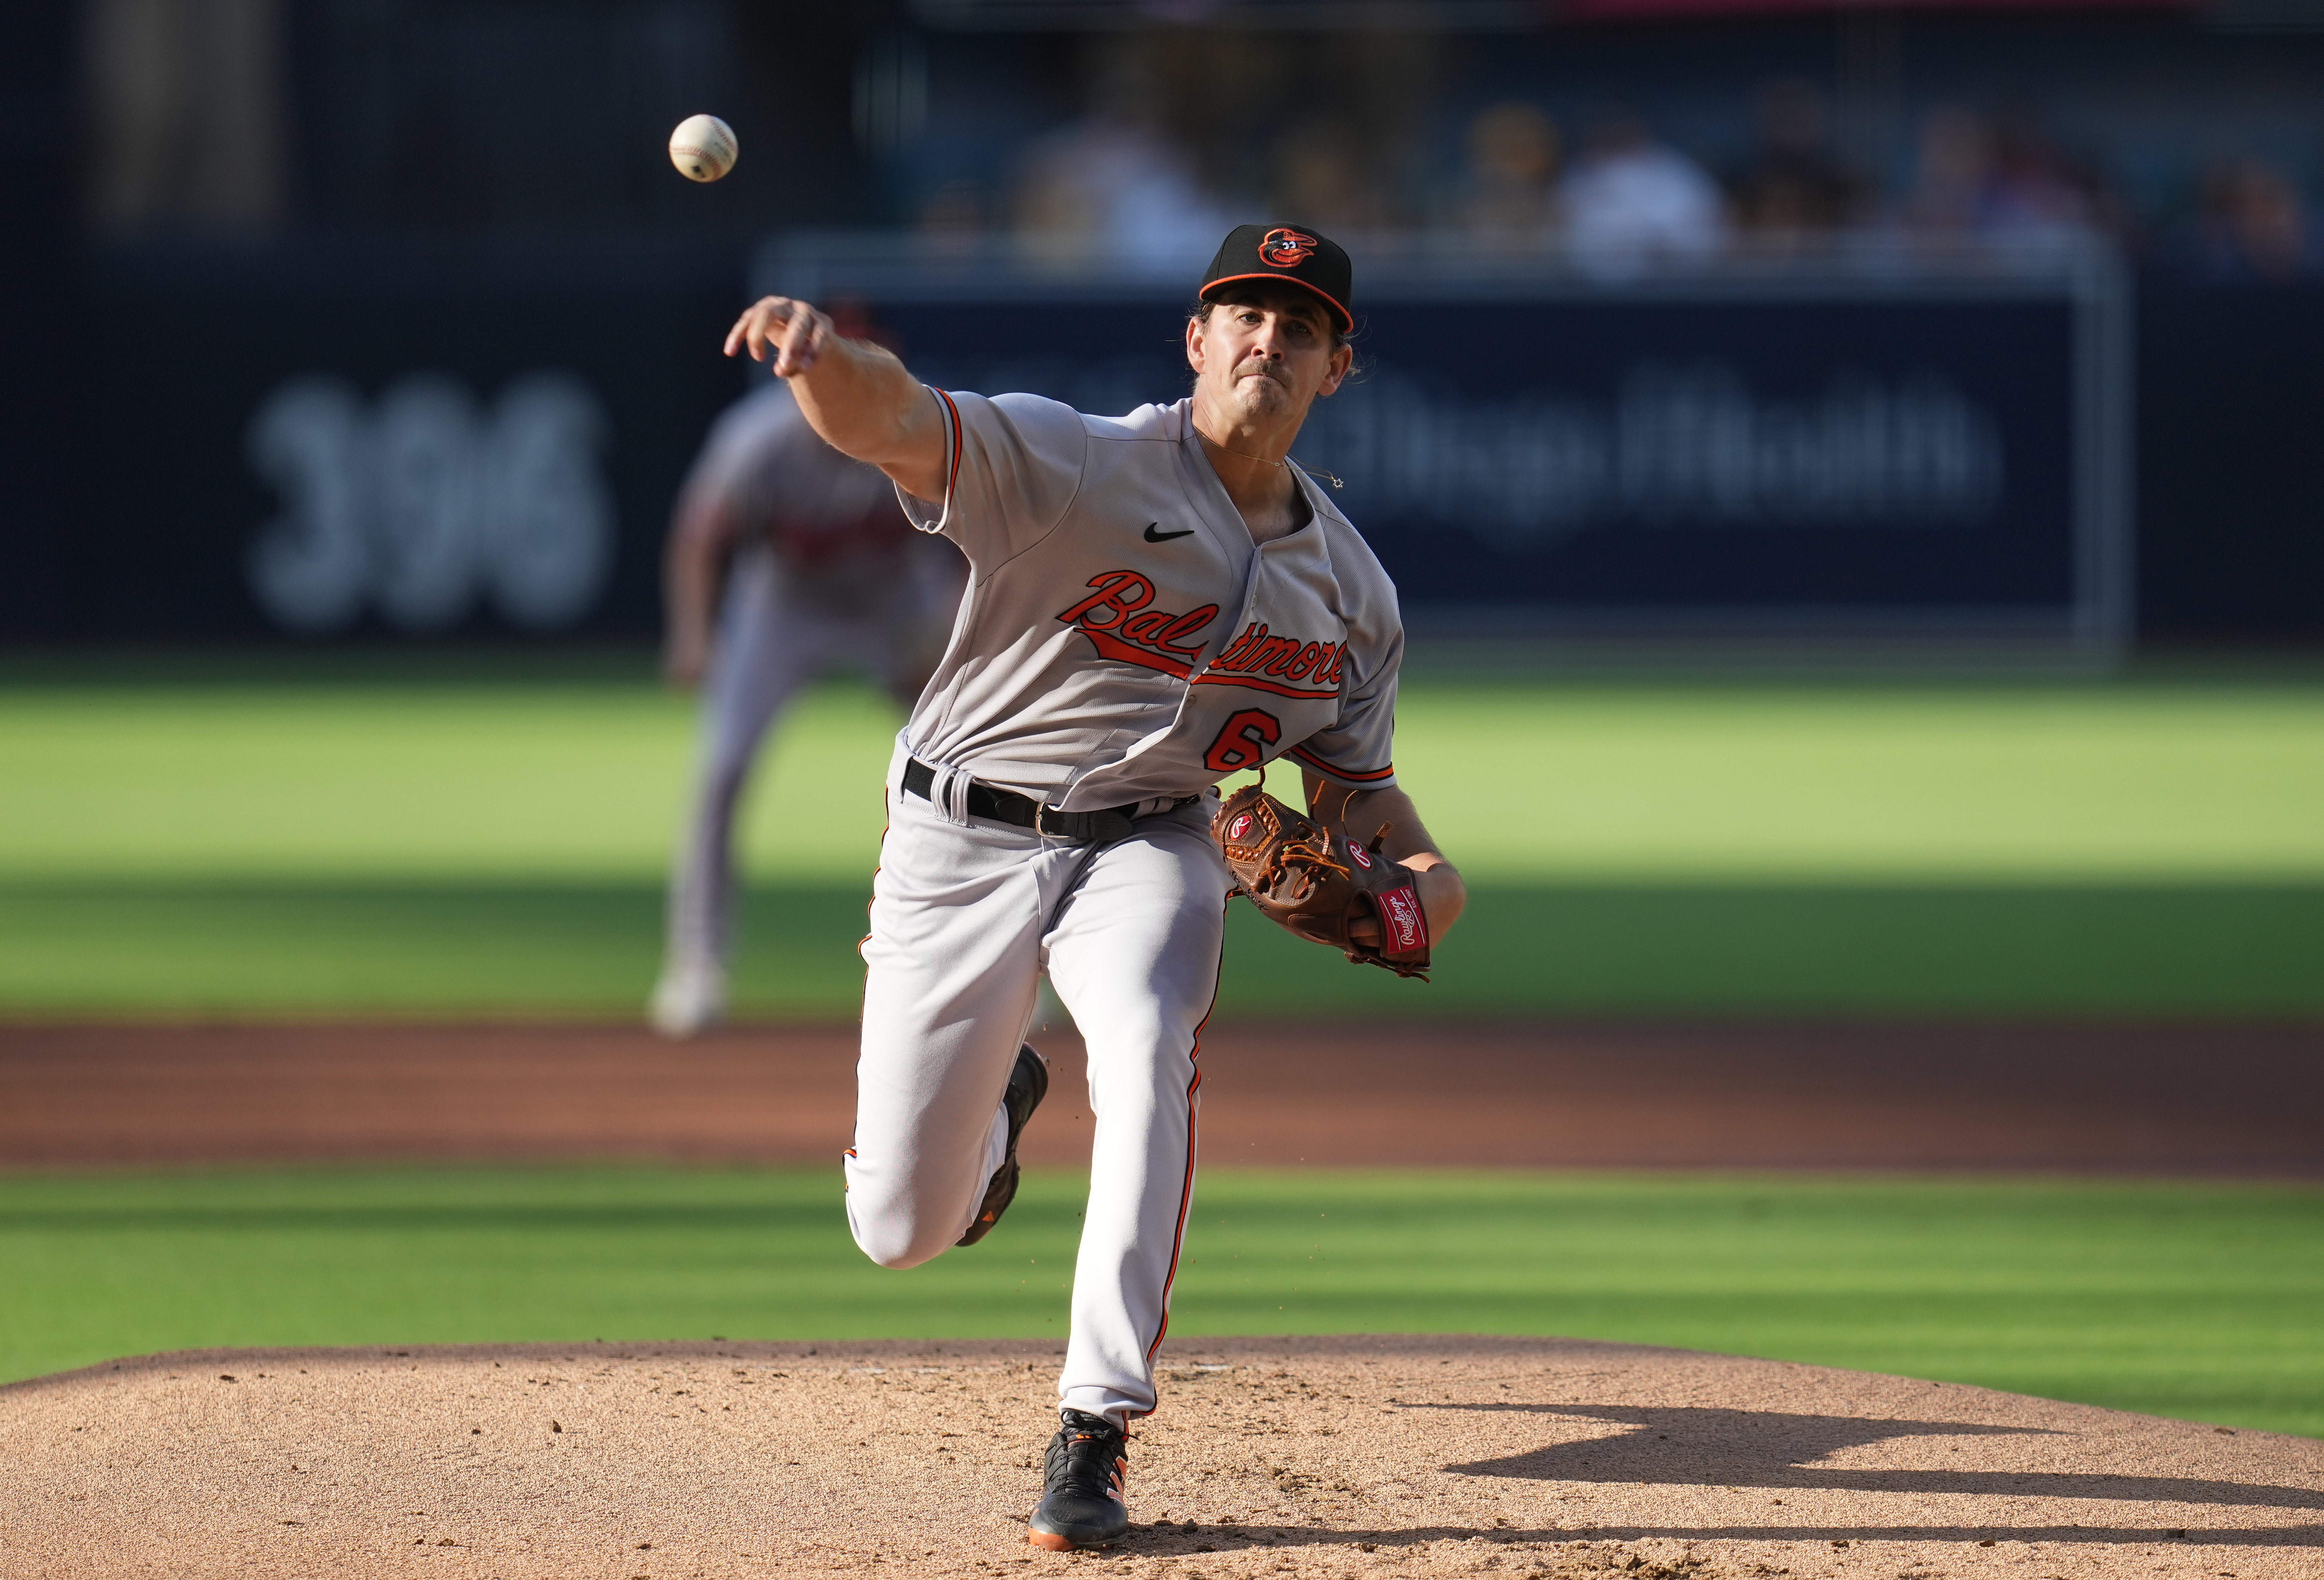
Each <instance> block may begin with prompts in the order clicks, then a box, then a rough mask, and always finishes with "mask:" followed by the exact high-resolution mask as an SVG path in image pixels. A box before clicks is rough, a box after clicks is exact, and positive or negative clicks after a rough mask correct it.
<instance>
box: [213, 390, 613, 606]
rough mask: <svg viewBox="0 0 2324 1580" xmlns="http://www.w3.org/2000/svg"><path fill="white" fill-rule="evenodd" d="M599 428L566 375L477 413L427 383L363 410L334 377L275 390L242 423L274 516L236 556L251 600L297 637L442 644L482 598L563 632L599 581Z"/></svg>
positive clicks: (603, 562) (590, 402)
mask: <svg viewBox="0 0 2324 1580" xmlns="http://www.w3.org/2000/svg"><path fill="white" fill-rule="evenodd" d="M605 426H606V425H605V416H604V408H603V407H602V406H601V405H600V404H599V403H598V400H597V398H596V396H595V394H593V393H592V392H591V391H590V389H589V387H588V386H587V385H586V384H585V383H583V382H582V381H580V380H579V379H578V378H576V377H575V376H574V375H573V374H571V373H566V372H535V373H528V374H526V375H525V376H523V377H522V378H520V379H518V380H516V381H514V382H512V383H511V384H510V385H509V386H508V387H507V388H506V389H505V390H503V391H502V392H501V395H500V399H499V400H496V401H494V402H493V404H492V406H491V408H490V409H485V408H484V407H483V406H481V405H479V403H478V402H477V401H476V400H475V397H473V396H472V395H470V394H469V392H468V390H466V387H465V386H463V385H462V384H461V383H460V382H459V381H457V380H456V379H453V378H450V377H448V376H447V375H445V374H442V373H414V374H411V375H410V376H409V377H406V378H403V379H401V380H399V381H396V382H395V383H393V384H391V385H389V386H388V388H387V389H386V390H383V391H382V392H381V394H380V396H379V399H378V400H376V401H375V402H370V403H366V402H365V401H364V399H363V397H362V395H361V394H359V393H358V392H357V391H356V390H355V387H354V386H353V385H352V384H350V383H348V382H347V381H345V380H343V379H338V378H333V377H329V376H327V375H307V376H302V377H300V378H295V379H291V380H289V381H286V382H284V383H282V384H281V385H279V386H278V387H277V388H276V389H275V390H274V391H273V392H272V394H270V395H268V396H267V398H266V399H265V400H263V401H262V402H260V404H259V407H258V409H257V410H256V411H255V412H254V413H253V414H252V416H251V420H250V428H249V433H248V437H247V451H248V455H249V459H250V464H251V466H252V468H253V469H254V471H256V472H257V473H258V474H259V475H260V476H261V477H263V478H264V479H265V480H266V481H267V482H270V483H272V485H273V486H274V488H275V489H276V491H278V492H279V493H280V494H281V499H282V507H283V508H282V512H281V515H279V516H277V517H276V518H275V519H273V520H272V521H270V522H268V523H267V524H266V526H265V527H264V528H262V529H261V530H260V533H259V535H258V537H257V538H256V540H255V541H254V542H253V543H252V545H251V547H250V552H249V556H248V558H247V561H246V569H247V571H248V574H249V578H250V588H251V592H253V594H254V595H255V597H256V598H257V600H258V602H259V603H260V605H261V606H262V607H263V609H264V610H265V611H266V612H267V613H268V614H269V615H270V616H272V618H273V619H274V620H276V621H277V622H279V623H280V624H281V625H283V626H285V627H288V628H289V629H292V630H299V631H313V632H321V631H329V630H334V629H338V628H339V627H342V626H345V625H346V624H347V623H349V622H350V621H352V620H355V619H356V618H357V617H358V616H359V615H361V614H362V613H363V612H364V610H365V609H366V608H370V609H374V610H376V611H378V613H379V615H380V616H381V618H382V619H383V620H386V621H387V623H388V624H390V625H391V626H393V627H395V628H396V629H399V630H407V631H431V630H440V629H445V628H447V627H449V626H452V625H456V624H457V623H458V622H459V621H460V620H464V619H466V617H467V615H468V613H469V612H470V611H471V610H472V609H474V608H475V604H476V602H477V600H478V599H479V598H480V597H481V598H484V599H487V600H489V601H490V602H491V604H492V606H493V609H494V610H495V611H497V612H498V613H499V614H500V616H501V617H502V618H503V620H507V621H508V622H509V623H510V624H512V625H514V626H517V627H519V628H521V629H527V630H543V631H546V630H556V629H560V628H562V627H566V626H569V625H571V624H573V623H574V622H575V621H576V620H580V619H581V618H582V617H583V616H585V615H586V614H587V613H588V612H589V611H590V609H591V608H592V607H593V606H594V605H595V603H596V601H597V598H598V595H599V594H600V593H601V592H603V591H604V584H605V578H606V574H607V572H608V571H609V570H610V569H611V568H612V562H613V534H614V519H613V496H612V493H611V492H610V491H609V490H608V489H607V488H606V486H605V482H604V478H603V476H602V475H601V474H600V473H599V471H598V467H597V450H598V446H600V445H601V444H602V443H603V442H604V435H605Z"/></svg>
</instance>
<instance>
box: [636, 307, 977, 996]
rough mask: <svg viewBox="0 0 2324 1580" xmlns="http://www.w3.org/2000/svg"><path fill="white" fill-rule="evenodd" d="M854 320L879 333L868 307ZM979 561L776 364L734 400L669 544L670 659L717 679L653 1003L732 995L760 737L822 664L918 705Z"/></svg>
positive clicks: (850, 322)
mask: <svg viewBox="0 0 2324 1580" xmlns="http://www.w3.org/2000/svg"><path fill="white" fill-rule="evenodd" d="M843 333H845V334H847V335H850V336H853V337H863V338H873V337H876V336H875V335H874V334H873V332H871V329H870V326H869V325H868V324H867V323H866V322H865V321H864V320H863V318H862V315H861V313H860V312H857V313H853V314H851V315H850V316H849V318H848V319H847V320H845V321H844V329H843ZM966 570H967V565H966V563H965V562H964V561H963V560H962V559H961V557H960V555H959V552H958V551H957V550H955V549H954V547H952V546H951V545H950V544H949V543H947V542H945V540H944V539H942V538H938V537H929V536H928V535H927V534H924V533H919V532H915V531H913V530H912V528H911V525H910V524H909V523H908V522H907V521H906V520H905V519H904V514H903V511H902V510H901V509H900V508H899V506H898V505H897V503H896V491H895V489H894V487H893V486H892V485H891V484H890V482H888V480H887V479H886V478H885V477H883V476H881V473H880V472H879V470H878V469H877V468H875V467H871V466H866V465H864V464H862V463H861V462H857V461H851V460H849V459H848V458H847V457H846V456H844V455H841V454H840V453H839V452H838V451H836V450H835V449H833V448H832V447H831V446H828V445H826V444H825V443H824V442H823V440H822V439H820V438H818V437H816V433H815V430H814V429H813V428H811V427H808V426H807V419H806V418H804V417H802V416H801V415H800V413H799V409H798V404H797V403H796V402H795V401H794V400H792V398H791V393H790V390H789V387H788V385H786V384H784V383H783V382H782V381H780V380H779V379H771V378H770V379H769V380H768V381H766V383H765V385H764V386H763V387H761V389H758V390H754V391H752V393H751V394H749V395H746V396H744V397H743V398H742V400H738V401H736V402H735V403H734V404H733V406H731V407H729V408H728V409H726V411H725V412H724V414H722V415H721V416H720V417H719V418H718V420H717V422H716V423H715V424H714V425H713V426H712V427H711V430H710V436H709V438H708V439H707V440H706V441H705V443H704V445H703V447H702V454H701V455H700V456H699V457H698V458H697V459H696V462H695V464H694V469H693V471H692V472H691V473H689V474H688V475H687V480H686V483H685V486H684V487H683V489H681V490H680V491H679V494H678V508H677V510H676V512H675V514H674V516H673V518H672V519H671V523H670V533H669V546H668V548H667V550H666V552H665V555H664V559H663V599H664V609H665V613H666V616H667V621H668V629H667V631H666V634H665V637H664V647H663V657H662V671H663V674H664V675H665V676H667V677H668V678H669V680H670V681H671V682H672V683H673V684H678V685H685V686H694V685H699V686H700V687H701V688H702V703H703V706H702V730H701V743H700V749H699V753H698V757H697V760H696V766H695V775H694V785H693V793H692V795H691V797H690V799H689V801H688V803H687V819H686V824H685V827H684V830H683V831H682V832H681V834H680V837H679V840H678V851H677V855H676V858H675V859H674V860H673V862H672V864H671V868H670V877H669V918H668V923H667V928H668V938H667V942H666V944H665V947H664V953H663V960H662V971H661V978H660V980H659V982H658V983H657V984H656V985H655V987H654V991H653V997H652V999H651V1001H650V1004H649V1006H648V1018H649V1019H650V1021H651V1022H652V1024H653V1025H654V1028H655V1029H656V1030H658V1031H659V1032H661V1033H663V1034H665V1035H667V1036H672V1037H685V1036H691V1035H693V1034H694V1033H696V1032H699V1031H701V1030H702V1029H704V1028H705V1027H706V1026H709V1025H712V1024H715V1023H716V1022H717V1021H718V1020H719V1019H720V1018H721V1017H722V1016H723V1015H724V1013H725V1008H726V968H727V961H728V959H729V957H730V952H731V950H732V945H733V929H734V910H735V899H736V885H735V871H734V812H735V807H736V805H737V804H738V803H739V801H740V800H741V798H742V787H743V785H744V784H745V782H746V781H747V780H748V778H749V776H750V771H751V764H752V758H754V757H755V756H756V754H757V752H758V748H759V742H760V739H761V738H762V737H763V736H764V735H765V734H766V732H767V730H768V728H769V727H770V725H771V724H772V723H773V722H774V721H775V718H776V716H777V715H778V714H779V713H780V712H782V710H783V707H784V705H785V704H786V703H788V702H789V701H790V699H791V697H792V696H793V695H794V694H796V693H797V692H798V688H799V687H800V686H801V685H802V684H806V683H807V681H809V680H811V679H813V678H815V676H816V675H817V674H819V673H821V672H822V671H823V670H825V668H827V667H829V666H835V665H845V666H851V667H855V668H860V669H862V670H864V671H866V672H868V673H869V674H871V675H873V676H875V677H876V678H878V679H879V680H880V682H881V684H883V685H884V686H885V687H886V688H887V690H888V692H889V694H890V695H891V696H893V697H894V698H895V699H896V700H897V702H898V703H901V704H903V705H905V706H907V707H908V706H909V705H910V704H911V702H912V700H913V699H914V698H915V697H917V696H918V694H919V691H920V687H921V686H922V685H924V684H927V677H928V674H929V672H930V671H931V670H932V669H934V668H935V666H936V659H937V657H939V656H940V655H941V654H942V652H943V649H944V642H945V635H946V633H947V631H948V630H949V629H950V626H951V623H952V618H953V614H954V611H955V610H956V609H957V608H958V607H959V603H960V594H961V588H962V583H963V580H964V575H965V574H966Z"/></svg>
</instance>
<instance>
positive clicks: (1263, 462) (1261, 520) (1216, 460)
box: [1194, 402, 1307, 543]
mask: <svg viewBox="0 0 2324 1580" xmlns="http://www.w3.org/2000/svg"><path fill="white" fill-rule="evenodd" d="M1296 431H1297V430H1296V427H1294V428H1293V429H1292V430H1291V431H1290V432H1283V433H1277V432H1270V431H1267V430H1265V429H1260V428H1256V427H1250V426H1247V425H1244V424H1240V423H1235V422H1232V421H1230V420H1225V419H1223V418H1222V414H1220V413H1216V412H1206V411H1203V410H1202V409H1200V403H1199V402H1197V409H1196V411H1195V413H1194V433H1195V435H1196V436H1198V437H1199V438H1200V439H1201V440H1202V441H1203V455H1206V456H1208V457H1209V458H1210V463H1211V470H1212V471H1213V472H1215V473H1218V478H1219V486H1220V487H1222V488H1223V489H1225V490H1226V493H1227V498H1228V499H1230V500H1231V501H1234V507H1235V509H1236V510H1240V511H1241V512H1242V519H1243V522H1244V524H1245V525H1246V526H1248V527H1249V528H1250V535H1251V536H1252V537H1255V538H1257V539H1258V540H1259V542H1261V543H1265V542H1267V541H1268V539H1269V538H1272V537H1282V536H1284V535H1285V534H1286V533H1288V532H1292V531H1296V530H1297V528H1299V527H1300V526H1301V525H1302V524H1303V523H1305V520H1306V515H1307V513H1306V510H1305V508H1304V507H1305V499H1304V498H1303V497H1302V496H1301V494H1300V492H1299V485H1298V483H1297V482H1295V481H1294V480H1293V478H1292V475H1291V467H1290V464H1288V462H1287V461H1286V455H1288V453H1289V451H1290V448H1291V439H1292V435H1293V434H1294V433H1296Z"/></svg>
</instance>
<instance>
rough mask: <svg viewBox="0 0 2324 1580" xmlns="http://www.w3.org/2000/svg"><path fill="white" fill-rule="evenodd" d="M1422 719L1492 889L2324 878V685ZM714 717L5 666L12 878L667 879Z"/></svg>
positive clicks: (639, 707) (781, 867)
mask: <svg viewBox="0 0 2324 1580" xmlns="http://www.w3.org/2000/svg"><path fill="white" fill-rule="evenodd" d="M898 722H899V716H898V714H897V712H896V710H895V709H894V708H893V707H892V705H891V704H890V703H887V702H885V701H884V700H882V699H881V698H880V697H878V696H877V695H876V694H873V693H872V692H871V691H870V690H869V689H868V688H865V687H863V686H861V685H853V684H829V685H825V686H821V687H818V688H816V690H815V691H813V692H812V693H811V694H808V695H807V697H805V698H804V699H803V700H802V701H801V703H799V705H798V707H797V709H796V710H795V711H794V713H793V715H792V717H791V718H790V719H789V720H788V721H787V723H786V725H785V727H784V730H783V733H782V734H781V735H780V737H779V740H778V743H777V746H776V749H775V750H774V751H773V752H772V753H771V754H770V757H769V758H768V759H767V761H766V764H765V767H764V772H763V773H762V774H761V782H760V784H759V785H758V788H757V791H756V794H755V795H754V798H753V804H752V811H751V813H750V815H749V818H748V823H747V829H746V838H745V841H744V842H745V845H746V847H747V849H748V850H749V852H750V859H751V861H752V865H753V867H754V868H755V869H756V870H757V871H759V872H760V873H761V874H762V875H764V876H766V877H770V878H775V879H778V880H779V881H784V882H788V883H794V884H796V883H802V882H805V883H821V882H833V881H840V880H846V881H855V882H860V881H862V878H863V877H864V875H865V874H866V873H868V872H869V870H870V869H871V865H872V864H873V862H874V861H875V860H876V858H877V845H878V838H879V831H880V828H881V822H882V818H883V810H882V804H881V775H882V772H883V771H884V769H885V767H886V764H887V760H888V754H889V751H890V747H891V745H892V740H893V737H894V733H895V730H896V728H897V725H898ZM1398 723H1399V735H1398V742H1397V757H1398V760H1399V766H1400V767H1401V769H1402V771H1403V774H1404V776H1405V777H1406V783H1407V784H1408V785H1409V786H1410V787H1411V788H1412V790H1413V791H1414V793H1415V795H1416V797H1417V798H1418V799H1419V801H1420V804H1421V805H1422V806H1423V808H1424V809H1425V813H1426V815H1427V816H1428V817H1429V819H1430V822H1431V825H1432V827H1433V828H1434V831H1435V832H1436V834H1437V836H1438V838H1439V839H1440V841H1442V842H1443V845H1444V846H1445V848H1446V849H1447V850H1448V851H1450V852H1452V854H1453V855H1454V856H1455V857H1456V858H1457V859H1459V860H1460V861H1461V863H1462V866H1463V868H1464V869H1465V870H1468V871H1470V872H1471V873H1472V874H1473V875H1474V876H1475V877H1477V878H1478V879H1480V881H1487V882H1517V883H1540V882H1545V881H1571V880H1574V879H1582V880H1585V881H1591V882H1621V881H1630V880H1637V879H1653V880H1655V881H1661V882H1691V881H1703V880H1713V881H1735V880H1738V879H1741V880H1748V881H1766V882H1779V883H1780V882H1813V883H1821V882H1832V881H1869V882H1909V883H1950V882H1960V883H1969V884H1978V883H1993V882H2070V883H2090V882H2115V881H2132V882H2149V883H2153V882H2208V881H2223V882H2240V883H2255V882H2283V881H2293V882H2301V881H2315V880H2319V879H2324V811H2319V809H2320V808H2324V686H2309V687H2298V686H2261V685H2249V686H2240V687H2239V686H2235V685H2227V684H2221V685H2215V686H2171V685H2140V684H2118V685H2100V684H2086V685H2049V686H2006V685H1992V686H1986V687H1981V688H1978V687H1914V686H1894V687H1823V688H1817V687H1812V686H1797V685H1794V686H1782V685H1771V686H1766V687H1733V688H1726V689H1710V688H1703V687H1693V688H1688V687H1682V686H1672V687H1646V686H1628V687H1613V686H1599V687H1585V686H1557V685H1548V684H1542V685H1530V686H1518V685H1487V684H1447V683H1418V682H1416V683H1415V684H1412V685H1410V686H1409V687H1407V688H1406V691H1405V692H1404V694H1403V695H1402V698H1401V702H1400V706H1399V710H1398ZM692 740H693V719H692V714H691V710H690V707H689V706H688V705H687V703H686V702H685V701H684V700H683V699H680V698H678V697H677V696H674V695H672V694H668V693H666V692H662V691H659V690H657V689H655V688H653V687H650V686H648V685H643V684H617V683H612V682H606V681H603V680H595V681H591V682H589V683H587V684H579V683H576V684H565V685H558V684H523V685H518V684H473V685H463V684H453V683H449V682H441V681H439V682H436V683H432V684H410V685H402V686H397V685H385V684H372V685H364V686H344V685H343V686H325V685H314V684H306V685H300V684H274V685H257V684H224V683H221V684H215V685H178V686H170V687H158V686H146V687H139V686H135V685H117V686H105V685H89V686H77V687H60V686H57V685H28V684H18V685H15V686H0V764H5V769H6V771H5V773H0V879H12V880H25V879H33V878H43V879H85V878H97V877H113V878H121V877H160V876H173V877H207V878H238V877H271V878H287V877H308V878H317V877H325V878H336V879H354V878H378V877H392V878H397V879H405V880H408V879H411V878H415V877H437V878H447V879H453V880H470V881H474V880H478V879H487V878H490V879H506V878H527V879H540V878H548V877H555V878H561V879H585V878H586V879H592V880H605V879H617V878H630V879H634V878H641V877H653V876H655V875H657V874H658V873H659V871H660V869H661V867H662V864H663V861H664V859H665V856H666V853H667V851H668V850H669V845H670V841H671V840H672V837H673V834H674V832H675V830H676V828H677V825H678V818H679V813H680V802H681V799H682V795H683V788H684V784H685V780H686V776H687V766H688V762H689V759H690V757H691V753H692V750H693V744H692ZM1281 777H1283V778H1284V779H1285V780H1286V782H1287V781H1288V779H1289V777H1290V776H1288V775H1287V774H1286V775H1282V776H1281Z"/></svg>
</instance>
